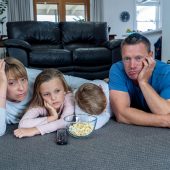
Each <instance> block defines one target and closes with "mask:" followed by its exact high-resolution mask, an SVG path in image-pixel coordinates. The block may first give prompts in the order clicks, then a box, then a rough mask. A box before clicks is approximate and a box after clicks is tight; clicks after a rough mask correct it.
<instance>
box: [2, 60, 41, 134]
mask: <svg viewBox="0 0 170 170" xmlns="http://www.w3.org/2000/svg"><path fill="white" fill-rule="evenodd" d="M39 72H40V70H34V73H33V74H32V73H29V72H28V70H27V69H26V68H25V67H24V65H23V64H22V63H21V62H20V61H19V60H17V59H15V58H12V57H6V58H5V59H0V136H2V135H4V133H5V131H6V125H7V124H14V123H18V122H19V120H20V118H21V116H22V113H23V112H24V110H25V108H26V106H27V105H28V102H29V101H30V99H31V96H32V87H33V83H34V80H35V77H36V76H37V75H38V74H39Z"/></svg>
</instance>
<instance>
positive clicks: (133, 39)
mask: <svg viewBox="0 0 170 170" xmlns="http://www.w3.org/2000/svg"><path fill="white" fill-rule="evenodd" d="M139 43H143V44H145V46H146V47H147V51H148V52H150V51H151V44H150V41H149V40H148V39H147V38H146V37H145V36H143V35H141V34H139V33H132V34H130V35H129V36H128V37H126V38H125V39H124V40H123V41H122V43H121V49H122V48H123V46H124V45H135V44H139Z"/></svg>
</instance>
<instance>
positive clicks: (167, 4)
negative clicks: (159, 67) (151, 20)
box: [162, 0, 170, 62]
mask: <svg viewBox="0 0 170 170" xmlns="http://www.w3.org/2000/svg"><path fill="white" fill-rule="evenodd" d="M162 8H163V11H162V15H163V17H162V60H163V61H165V62H167V60H170V22H169V17H170V1H169V0H163V5H162Z"/></svg>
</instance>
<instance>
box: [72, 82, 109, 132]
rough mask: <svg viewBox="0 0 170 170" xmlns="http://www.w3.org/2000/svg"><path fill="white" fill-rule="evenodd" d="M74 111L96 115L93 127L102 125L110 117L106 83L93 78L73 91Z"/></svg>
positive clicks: (97, 127)
mask: <svg viewBox="0 0 170 170" xmlns="http://www.w3.org/2000/svg"><path fill="white" fill-rule="evenodd" d="M75 101H76V106H75V113H76V114H83V113H84V114H92V115H95V116H96V117H97V123H96V127H95V129H99V128H101V127H102V126H104V125H105V124H106V123H107V122H108V121H109V119H110V117H111V108H110V102H109V88H108V84H107V83H106V82H104V81H102V80H93V81H91V82H90V83H85V84H83V85H81V86H80V87H79V88H78V90H77V91H76V92H75Z"/></svg>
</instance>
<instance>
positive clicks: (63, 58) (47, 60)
mask: <svg viewBox="0 0 170 170" xmlns="http://www.w3.org/2000/svg"><path fill="white" fill-rule="evenodd" d="M29 63H30V66H35V67H42V68H43V67H57V66H60V67H62V66H69V65H72V56H71V52H70V51H68V50H64V49H49V50H48V49H41V50H35V51H32V52H31V53H30V58H29Z"/></svg>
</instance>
